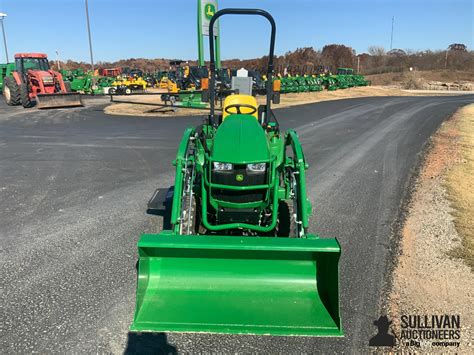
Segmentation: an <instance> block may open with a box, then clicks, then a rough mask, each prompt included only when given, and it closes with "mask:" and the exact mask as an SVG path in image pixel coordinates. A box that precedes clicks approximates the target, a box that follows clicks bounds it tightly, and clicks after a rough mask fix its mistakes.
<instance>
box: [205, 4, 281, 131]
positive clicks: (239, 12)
mask: <svg viewBox="0 0 474 355" xmlns="http://www.w3.org/2000/svg"><path fill="white" fill-rule="evenodd" d="M223 15H257V16H263V17H265V18H266V19H267V20H268V22H270V25H271V26H272V30H271V35H270V52H269V55H268V66H267V101H266V104H267V107H266V110H265V120H268V119H269V117H270V104H271V100H272V96H273V84H272V74H273V54H274V52H275V35H276V24H275V20H274V19H273V17H272V15H270V14H269V13H268V12H266V11H265V10H260V9H222V10H219V11H217V12H216V13H215V14H214V16H212V18H211V21H210V23H209V51H210V56H211V58H210V75H211V78H210V80H209V86H210V87H209V100H210V119H211V123H212V124H213V125H216V123H215V122H214V111H215V107H214V106H215V97H216V96H215V73H216V60H215V57H214V24H215V22H216V21H217V19H218V18H219V17H221V16H223Z"/></svg>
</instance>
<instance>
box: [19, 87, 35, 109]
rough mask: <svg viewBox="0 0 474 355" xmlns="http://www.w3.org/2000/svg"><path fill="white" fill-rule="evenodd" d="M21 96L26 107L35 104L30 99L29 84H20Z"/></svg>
mask: <svg viewBox="0 0 474 355" xmlns="http://www.w3.org/2000/svg"><path fill="white" fill-rule="evenodd" d="M20 97H21V104H22V105H23V107H24V108H30V107H32V106H33V102H32V101H31V99H30V94H29V92H28V85H26V84H21V85H20Z"/></svg>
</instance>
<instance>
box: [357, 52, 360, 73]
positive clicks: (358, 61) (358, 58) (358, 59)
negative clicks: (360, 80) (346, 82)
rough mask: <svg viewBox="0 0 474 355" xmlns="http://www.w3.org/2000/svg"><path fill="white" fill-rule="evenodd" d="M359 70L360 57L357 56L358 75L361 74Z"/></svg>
mask: <svg viewBox="0 0 474 355" xmlns="http://www.w3.org/2000/svg"><path fill="white" fill-rule="evenodd" d="M359 69H360V57H359V56H357V74H359V73H360V71H359Z"/></svg>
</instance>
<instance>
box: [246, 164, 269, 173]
mask: <svg viewBox="0 0 474 355" xmlns="http://www.w3.org/2000/svg"><path fill="white" fill-rule="evenodd" d="M266 167H267V164H265V163H256V164H247V170H248V171H251V172H253V173H262V172H264V171H265V168H266Z"/></svg>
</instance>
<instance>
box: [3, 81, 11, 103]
mask: <svg viewBox="0 0 474 355" xmlns="http://www.w3.org/2000/svg"><path fill="white" fill-rule="evenodd" d="M3 96H5V100H6V101H7V102H10V99H11V94H10V88H9V87H8V86H6V85H5V87H4V89H3Z"/></svg>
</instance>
